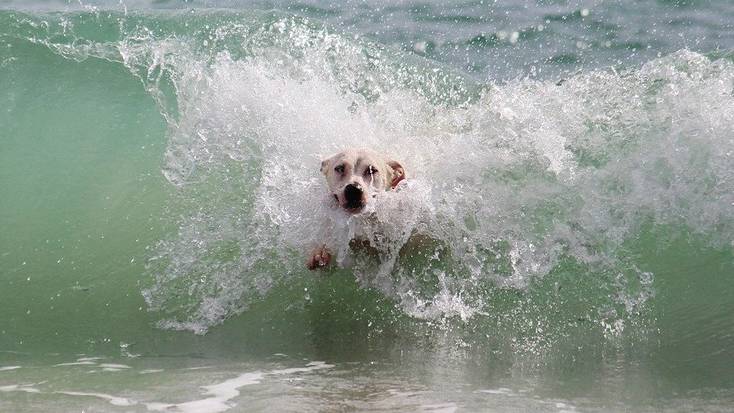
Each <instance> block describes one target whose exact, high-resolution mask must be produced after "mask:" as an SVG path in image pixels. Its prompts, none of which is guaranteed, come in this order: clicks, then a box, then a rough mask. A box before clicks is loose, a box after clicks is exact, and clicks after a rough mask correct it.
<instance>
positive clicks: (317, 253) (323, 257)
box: [306, 245, 331, 270]
mask: <svg viewBox="0 0 734 413" xmlns="http://www.w3.org/2000/svg"><path fill="white" fill-rule="evenodd" d="M330 263H331V252H330V251H329V249H328V248H326V245H321V246H320V247H318V248H316V249H314V250H313V252H312V253H311V256H310V257H309V258H308V260H307V261H306V267H308V269H309V270H315V269H319V268H325V267H327V266H329V264H330Z"/></svg>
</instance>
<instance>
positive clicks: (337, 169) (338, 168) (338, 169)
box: [334, 165, 344, 174]
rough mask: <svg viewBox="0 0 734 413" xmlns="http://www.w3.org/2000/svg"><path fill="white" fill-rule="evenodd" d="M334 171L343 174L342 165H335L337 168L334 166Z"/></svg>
mask: <svg viewBox="0 0 734 413" xmlns="http://www.w3.org/2000/svg"><path fill="white" fill-rule="evenodd" d="M334 170H335V171H336V172H337V173H339V174H343V173H344V165H337V166H336V167H335V168H334Z"/></svg>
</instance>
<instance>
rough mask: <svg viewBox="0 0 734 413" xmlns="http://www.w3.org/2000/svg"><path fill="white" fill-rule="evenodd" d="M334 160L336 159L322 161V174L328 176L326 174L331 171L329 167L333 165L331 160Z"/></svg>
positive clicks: (330, 158)
mask: <svg viewBox="0 0 734 413" xmlns="http://www.w3.org/2000/svg"><path fill="white" fill-rule="evenodd" d="M332 159H334V157H333V156H332V157H329V158H326V159H324V160H323V161H321V173H322V174H324V175H326V172H328V171H329V166H330V165H331V160H332Z"/></svg>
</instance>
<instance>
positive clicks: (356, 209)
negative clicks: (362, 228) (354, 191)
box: [334, 194, 367, 214]
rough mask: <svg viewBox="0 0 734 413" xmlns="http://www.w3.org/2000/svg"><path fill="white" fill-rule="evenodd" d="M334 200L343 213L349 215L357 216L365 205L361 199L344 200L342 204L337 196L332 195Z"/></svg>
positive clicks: (364, 201)
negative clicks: (345, 212)
mask: <svg viewBox="0 0 734 413" xmlns="http://www.w3.org/2000/svg"><path fill="white" fill-rule="evenodd" d="M334 199H335V200H336V203H337V204H339V206H340V207H342V208H343V209H344V210H345V211H347V212H348V213H350V214H358V213H360V212H362V211H363V210H364V208H365V206H366V205H367V201H366V200H365V199H364V198H363V197H359V198H354V197H350V198H346V197H345V199H344V202H342V201H341V199H339V196H338V195H337V194H334Z"/></svg>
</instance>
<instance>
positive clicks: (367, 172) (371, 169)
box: [364, 165, 377, 175]
mask: <svg viewBox="0 0 734 413" xmlns="http://www.w3.org/2000/svg"><path fill="white" fill-rule="evenodd" d="M376 173H377V168H375V167H374V166H372V165H370V166H368V167H367V169H366V170H365V171H364V174H365V175H374V174H376Z"/></svg>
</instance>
